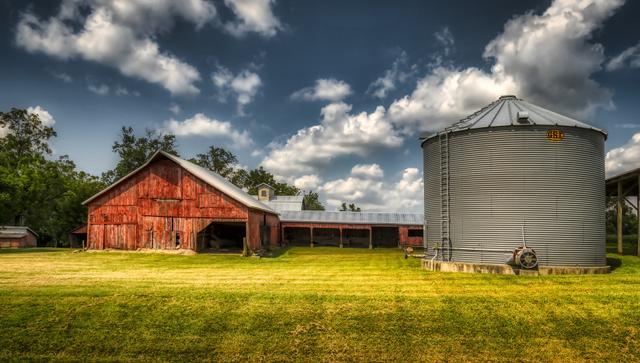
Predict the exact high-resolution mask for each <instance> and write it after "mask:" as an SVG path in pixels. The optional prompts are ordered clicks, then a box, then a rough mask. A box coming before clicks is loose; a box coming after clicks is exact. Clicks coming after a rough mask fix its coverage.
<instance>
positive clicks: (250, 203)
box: [82, 150, 276, 213]
mask: <svg viewBox="0 0 640 363" xmlns="http://www.w3.org/2000/svg"><path fill="white" fill-rule="evenodd" d="M161 157H165V158H167V159H169V160H171V161H173V162H175V163H176V164H178V165H180V166H181V167H183V168H184V169H185V170H187V171H188V172H190V173H191V174H193V175H194V176H195V177H197V178H198V179H201V180H202V181H204V182H205V183H207V184H209V185H211V186H212V187H214V188H216V189H218V190H219V191H220V192H222V193H224V194H226V195H228V196H229V197H231V198H233V199H235V200H236V201H238V202H240V203H242V204H244V205H245V206H247V207H249V208H253V209H258V210H261V211H265V212H269V213H276V212H275V211H274V210H273V209H271V208H270V207H269V206H267V205H265V204H264V203H261V202H260V201H258V200H256V199H255V198H253V197H251V196H250V195H249V194H247V193H246V192H245V191H244V190H242V189H240V188H238V187H237V186H235V185H234V184H233V183H231V182H230V181H228V180H227V179H225V178H223V177H222V176H220V175H219V174H217V173H214V172H212V171H211V170H207V169H205V168H203V167H201V166H199V165H196V164H194V163H192V162H190V161H187V160H184V159H181V158H179V157H177V156H175V155H171V154H169V153H167V152H165V151H162V150H158V151H156V152H155V153H154V154H153V155H152V156H151V157H150V158H149V159H148V160H147V161H146V162H145V163H144V164H142V165H141V166H140V167H138V168H137V169H136V170H134V171H132V172H131V173H129V174H127V175H125V176H124V177H122V178H120V179H119V180H118V181H116V182H115V183H113V184H111V185H110V186H108V187H107V188H106V189H104V190H102V191H101V192H99V193H98V194H96V195H94V196H93V197H91V198H89V199H87V200H85V201H84V202H82V204H87V203H89V202H91V201H92V200H94V199H96V198H98V197H99V196H101V195H103V194H104V193H106V192H108V191H109V190H111V189H112V188H114V187H115V186H116V185H118V184H120V183H122V182H123V181H124V180H126V179H128V178H129V177H130V176H132V175H134V174H136V173H137V172H139V171H140V170H142V169H144V168H145V167H146V166H147V165H149V164H150V163H151V162H152V161H154V160H157V159H159V158H161Z"/></svg>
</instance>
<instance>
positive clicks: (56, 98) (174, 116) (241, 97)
mask: <svg viewBox="0 0 640 363" xmlns="http://www.w3.org/2000/svg"><path fill="white" fill-rule="evenodd" d="M639 16H640V2H637V1H627V2H625V1H623V0H555V1H498V0H496V1H482V2H477V1H459V0H450V1H446V2H443V1H431V2H430V1H377V0H369V1H362V2H357V1H328V0H324V1H315V2H312V1H305V2H300V1H283V0H279V1H270V0H224V1H207V0H185V1H170V0H157V1H143V0H140V1H124V0H62V1H39V2H38V1H8V0H0V46H1V47H2V49H3V52H2V54H1V55H0V110H3V111H8V110H9V109H10V108H12V107H18V108H25V109H28V110H29V111H30V112H34V113H37V114H39V115H40V118H41V119H42V120H43V122H45V123H46V124H48V125H51V126H53V127H54V128H55V129H56V131H57V133H58V136H57V138H56V139H55V140H54V141H52V148H53V150H54V156H55V157H57V156H60V155H69V157H70V158H71V159H72V160H73V161H74V162H75V163H76V165H77V166H78V168H79V169H81V170H85V171H87V172H90V173H92V174H95V175H100V174H101V173H102V172H104V171H106V170H108V169H111V168H113V167H114V166H115V163H116V162H117V159H116V155H115V154H114V153H113V152H112V149H111V146H112V144H113V142H114V141H115V140H116V138H117V137H118V134H119V132H120V129H121V127H123V126H132V127H133V128H134V129H135V130H136V132H137V133H138V134H142V133H143V132H144V130H145V129H150V130H155V131H157V132H159V133H173V134H175V135H176V137H177V142H178V150H179V152H180V154H181V156H182V157H186V158H189V157H193V156H195V155H196V154H197V153H201V152H205V151H206V150H207V149H208V148H209V146H210V145H216V146H222V147H225V148H227V149H229V150H230V151H232V152H233V153H234V154H236V155H237V156H238V159H239V167H247V168H255V167H258V166H263V167H265V168H266V169H267V170H269V171H270V172H272V173H273V174H274V175H276V176H277V177H278V178H279V179H280V180H283V181H286V182H288V183H291V184H294V185H296V186H297V187H299V188H301V189H304V190H314V191H317V192H319V193H320V196H321V200H322V201H323V202H324V203H325V204H326V205H327V207H328V209H335V208H337V207H338V206H339V204H340V203H341V202H342V201H347V202H355V203H356V204H358V205H360V206H361V207H362V208H363V210H371V211H415V212H420V211H421V210H422V200H423V193H422V191H423V181H422V166H421V165H422V152H421V149H420V142H419V136H420V134H421V133H422V132H433V131H437V130H439V129H441V128H443V127H445V126H447V125H449V124H451V123H453V122H455V121H456V120H459V119H460V118H462V117H464V116H466V115H468V114H470V113H473V112H474V111H476V110H477V109H479V108H481V107H482V106H484V105H486V104H488V103H489V102H491V101H493V100H495V99H497V98H498V97H500V96H501V95H505V94H515V95H517V96H518V97H520V98H522V99H525V100H527V101H529V102H532V103H535V104H538V105H540V106H543V107H546V108H549V109H551V110H554V111H556V112H559V113H562V114H565V115H568V116H571V117H574V118H577V119H579V120H581V121H584V122H587V123H590V124H592V125H593V126H596V127H599V128H603V129H606V130H607V131H608V133H609V136H608V140H607V142H606V152H607V156H606V170H607V174H608V175H614V174H617V173H620V172H622V171H624V170H628V169H631V168H636V167H640V119H639V117H638V115H639V114H640V102H638V101H639V100H640V87H638V85H640V27H638V26H637V19H638V17H639ZM1 131H2V130H0V133H1ZM0 136H1V135H0Z"/></svg>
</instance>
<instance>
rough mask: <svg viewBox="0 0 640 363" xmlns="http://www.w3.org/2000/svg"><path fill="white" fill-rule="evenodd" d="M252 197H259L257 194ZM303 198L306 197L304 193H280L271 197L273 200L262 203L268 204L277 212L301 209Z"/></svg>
mask: <svg viewBox="0 0 640 363" xmlns="http://www.w3.org/2000/svg"><path fill="white" fill-rule="evenodd" d="M252 197H253V198H255V199H258V196H257V195H252ZM303 199H304V197H303V196H302V195H284V196H281V195H278V196H274V197H271V200H268V201H261V203H264V204H266V205H268V206H269V208H271V209H273V210H275V211H276V212H283V211H301V210H302V200H303Z"/></svg>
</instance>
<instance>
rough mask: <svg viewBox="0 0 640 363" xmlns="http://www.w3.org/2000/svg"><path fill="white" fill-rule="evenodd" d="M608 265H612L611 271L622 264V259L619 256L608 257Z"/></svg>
mask: <svg viewBox="0 0 640 363" xmlns="http://www.w3.org/2000/svg"><path fill="white" fill-rule="evenodd" d="M607 266H610V267H611V272H613V271H615V270H616V269H617V268H618V267H620V266H622V259H621V258H619V257H607Z"/></svg>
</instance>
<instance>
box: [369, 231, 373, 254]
mask: <svg viewBox="0 0 640 363" xmlns="http://www.w3.org/2000/svg"><path fill="white" fill-rule="evenodd" d="M369 249H370V250H372V249H373V229H372V228H371V227H369Z"/></svg>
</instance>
